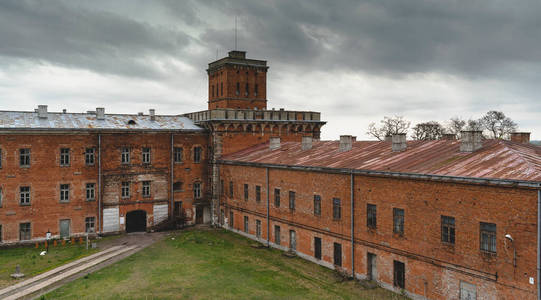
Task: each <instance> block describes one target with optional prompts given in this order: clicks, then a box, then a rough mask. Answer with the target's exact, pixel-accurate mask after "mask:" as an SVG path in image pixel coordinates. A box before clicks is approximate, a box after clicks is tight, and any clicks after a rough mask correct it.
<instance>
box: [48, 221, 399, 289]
mask: <svg viewBox="0 0 541 300" xmlns="http://www.w3.org/2000/svg"><path fill="white" fill-rule="evenodd" d="M253 245H254V242H253V241H251V240H249V239H247V238H244V237H242V236H240V235H237V234H235V233H231V232H228V231H225V230H212V229H191V230H187V231H180V232H174V233H171V234H168V235H166V236H165V238H164V239H162V240H160V241H158V242H156V243H154V244H153V245H151V246H149V247H147V248H145V249H144V250H142V251H140V252H137V253H135V254H134V255H132V256H130V257H128V258H126V259H124V260H122V261H119V262H117V263H115V264H113V265H110V266H108V267H106V268H103V269H101V270H99V271H96V272H94V273H91V274H89V275H87V276H85V277H82V278H79V279H77V280H75V281H72V282H70V283H67V284H66V285H64V286H62V287H61V288H59V289H57V290H55V291H53V292H51V293H49V294H46V295H44V296H42V297H41V298H42V299H406V298H404V297H402V296H400V295H397V294H394V293H392V292H390V291H387V290H384V289H382V288H379V287H367V286H368V285H367V284H362V283H359V282H357V281H354V280H348V279H345V278H343V277H341V276H340V275H339V274H338V273H336V272H335V271H332V270H329V269H327V268H324V267H321V266H319V265H316V264H314V263H311V262H308V261H306V260H303V259H301V258H298V257H295V258H289V257H285V256H284V255H283V253H282V252H281V251H279V250H275V249H267V248H254V247H252V246H253Z"/></svg>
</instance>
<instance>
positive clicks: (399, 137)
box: [392, 133, 408, 152]
mask: <svg viewBox="0 0 541 300" xmlns="http://www.w3.org/2000/svg"><path fill="white" fill-rule="evenodd" d="M392 142H393V145H392V150H393V152H401V151H404V150H406V148H407V147H408V145H407V144H406V134H405V133H399V134H393V136H392Z"/></svg>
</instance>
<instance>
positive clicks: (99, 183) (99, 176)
mask: <svg viewBox="0 0 541 300" xmlns="http://www.w3.org/2000/svg"><path fill="white" fill-rule="evenodd" d="M102 231H103V224H102V223H101V134H98V233H102Z"/></svg>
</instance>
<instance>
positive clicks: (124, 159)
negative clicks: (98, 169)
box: [120, 147, 130, 164]
mask: <svg viewBox="0 0 541 300" xmlns="http://www.w3.org/2000/svg"><path fill="white" fill-rule="evenodd" d="M120 153H121V154H120V162H121V163H123V164H129V163H130V148H128V147H122V149H121V150H120Z"/></svg>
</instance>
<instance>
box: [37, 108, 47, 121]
mask: <svg viewBox="0 0 541 300" xmlns="http://www.w3.org/2000/svg"><path fill="white" fill-rule="evenodd" d="M38 117H39V118H40V119H47V105H38Z"/></svg>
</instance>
